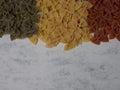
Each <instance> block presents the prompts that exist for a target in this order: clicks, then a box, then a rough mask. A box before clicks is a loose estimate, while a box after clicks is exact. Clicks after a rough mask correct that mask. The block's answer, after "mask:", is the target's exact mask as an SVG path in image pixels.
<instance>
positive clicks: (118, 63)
mask: <svg viewBox="0 0 120 90" xmlns="http://www.w3.org/2000/svg"><path fill="white" fill-rule="evenodd" d="M62 47H63V45H62V44H60V45H59V46H58V47H55V48H52V49H47V48H45V46H44V44H43V43H42V42H39V43H38V45H36V46H34V45H32V44H31V43H30V42H29V41H28V40H27V39H25V40H16V41H13V42H10V40H9V37H8V36H4V37H3V38H2V39H0V90H120V42H118V41H117V40H112V41H110V42H109V43H106V44H101V45H100V46H97V45H94V44H92V43H84V44H83V45H81V46H79V47H77V48H75V49H73V50H71V51H67V52H66V51H64V50H63V48H62Z"/></svg>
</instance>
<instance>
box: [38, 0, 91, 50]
mask: <svg viewBox="0 0 120 90" xmlns="http://www.w3.org/2000/svg"><path fill="white" fill-rule="evenodd" d="M36 1H37V7H38V8H39V9H40V10H41V12H40V22H39V23H38V26H39V38H40V39H41V40H42V41H44V42H45V43H46V47H54V46H56V45H58V44H59V43H64V44H65V46H64V49H65V50H69V49H72V48H74V47H75V46H77V45H79V44H81V43H82V42H84V41H89V40H90V33H89V28H88V24H87V22H86V18H87V15H88V12H87V9H89V8H90V7H91V6H92V5H91V4H90V3H89V2H88V1H86V0H36Z"/></svg>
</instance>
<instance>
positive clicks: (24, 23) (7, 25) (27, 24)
mask: <svg viewBox="0 0 120 90" xmlns="http://www.w3.org/2000/svg"><path fill="white" fill-rule="evenodd" d="M38 12H39V9H38V8H37V7H36V3H35V0H0V37H2V36H3V35H6V34H9V35H10V38H11V40H15V39H23V38H28V37H31V36H32V35H33V34H36V33H38V27H37V25H36V23H37V22H38V20H39V19H38V15H37V13H38Z"/></svg>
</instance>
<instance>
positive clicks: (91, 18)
mask: <svg viewBox="0 0 120 90" xmlns="http://www.w3.org/2000/svg"><path fill="white" fill-rule="evenodd" d="M88 1H89V2H91V3H92V4H93V7H92V8H90V9H89V10H88V12H89V14H88V18H87V22H88V25H89V28H90V32H91V33H92V34H93V35H92V39H91V41H92V42H93V43H95V44H98V45H99V44H100V43H101V42H108V41H109V39H113V38H117V39H118V40H119V41H120V0H88Z"/></svg>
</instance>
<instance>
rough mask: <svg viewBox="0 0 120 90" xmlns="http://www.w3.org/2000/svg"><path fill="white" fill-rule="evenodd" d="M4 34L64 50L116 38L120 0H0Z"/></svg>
mask: <svg viewBox="0 0 120 90" xmlns="http://www.w3.org/2000/svg"><path fill="white" fill-rule="evenodd" d="M6 34H9V35H10V38H11V40H15V39H24V38H29V40H30V41H31V42H32V43H33V44H37V42H38V40H41V41H43V42H44V43H45V46H46V47H48V48H52V47H55V46H57V45H58V44H60V43H62V44H63V45H64V50H70V49H73V48H75V47H76V46H78V45H81V44H82V43H83V42H88V41H91V42H92V43H94V44H97V45H100V44H101V42H109V40H110V39H114V38H116V39H117V40H118V41H120V0H8V1H7V0H0V37H2V36H3V35H6Z"/></svg>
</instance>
